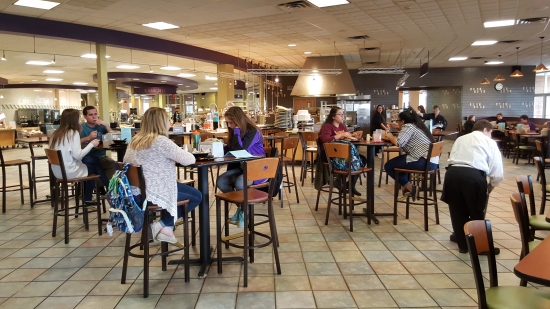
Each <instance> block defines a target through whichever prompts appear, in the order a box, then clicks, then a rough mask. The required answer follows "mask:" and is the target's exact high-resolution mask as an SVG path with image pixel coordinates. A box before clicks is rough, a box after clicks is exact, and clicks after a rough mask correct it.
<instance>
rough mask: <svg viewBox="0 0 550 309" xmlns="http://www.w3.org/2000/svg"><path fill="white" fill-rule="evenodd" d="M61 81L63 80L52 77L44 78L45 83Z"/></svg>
mask: <svg viewBox="0 0 550 309" xmlns="http://www.w3.org/2000/svg"><path fill="white" fill-rule="evenodd" d="M62 80H63V78H53V77H51V78H46V81H48V82H60V81H62Z"/></svg>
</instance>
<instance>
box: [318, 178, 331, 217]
mask: <svg viewBox="0 0 550 309" xmlns="http://www.w3.org/2000/svg"><path fill="white" fill-rule="evenodd" d="M329 182H330V186H329V189H328V203H327V215H326V218H325V225H328V216H329V215H330V204H331V203H332V189H333V188H334V177H332V175H331V176H330V180H329ZM320 193H321V190H319V192H318V193H317V204H319V203H318V201H319V194H320Z"/></svg>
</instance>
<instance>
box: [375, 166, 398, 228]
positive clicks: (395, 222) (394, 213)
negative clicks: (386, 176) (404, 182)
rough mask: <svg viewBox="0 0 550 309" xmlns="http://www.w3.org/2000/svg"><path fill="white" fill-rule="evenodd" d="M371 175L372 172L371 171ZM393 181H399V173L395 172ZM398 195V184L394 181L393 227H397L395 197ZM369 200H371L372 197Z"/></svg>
mask: <svg viewBox="0 0 550 309" xmlns="http://www.w3.org/2000/svg"><path fill="white" fill-rule="evenodd" d="M371 173H372V171H371ZM395 179H399V172H397V171H396V172H395ZM398 195H399V183H398V182H397V180H395V181H394V185H393V225H397V196H398ZM369 198H373V197H372V196H371V197H369Z"/></svg>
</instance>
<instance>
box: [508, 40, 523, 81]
mask: <svg viewBox="0 0 550 309" xmlns="http://www.w3.org/2000/svg"><path fill="white" fill-rule="evenodd" d="M516 67H517V69H516V70H515V71H514V72H512V74H510V77H523V73H521V71H520V70H519V47H516Z"/></svg>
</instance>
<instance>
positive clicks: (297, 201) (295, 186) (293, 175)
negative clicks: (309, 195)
mask: <svg viewBox="0 0 550 309" xmlns="http://www.w3.org/2000/svg"><path fill="white" fill-rule="evenodd" d="M292 163H293V164H292V167H291V168H290V169H292V178H293V179H294V183H293V185H294V192H295V193H296V203H298V204H300V198H299V197H298V185H297V182H296V173H295V172H294V161H293V162H292Z"/></svg>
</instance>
